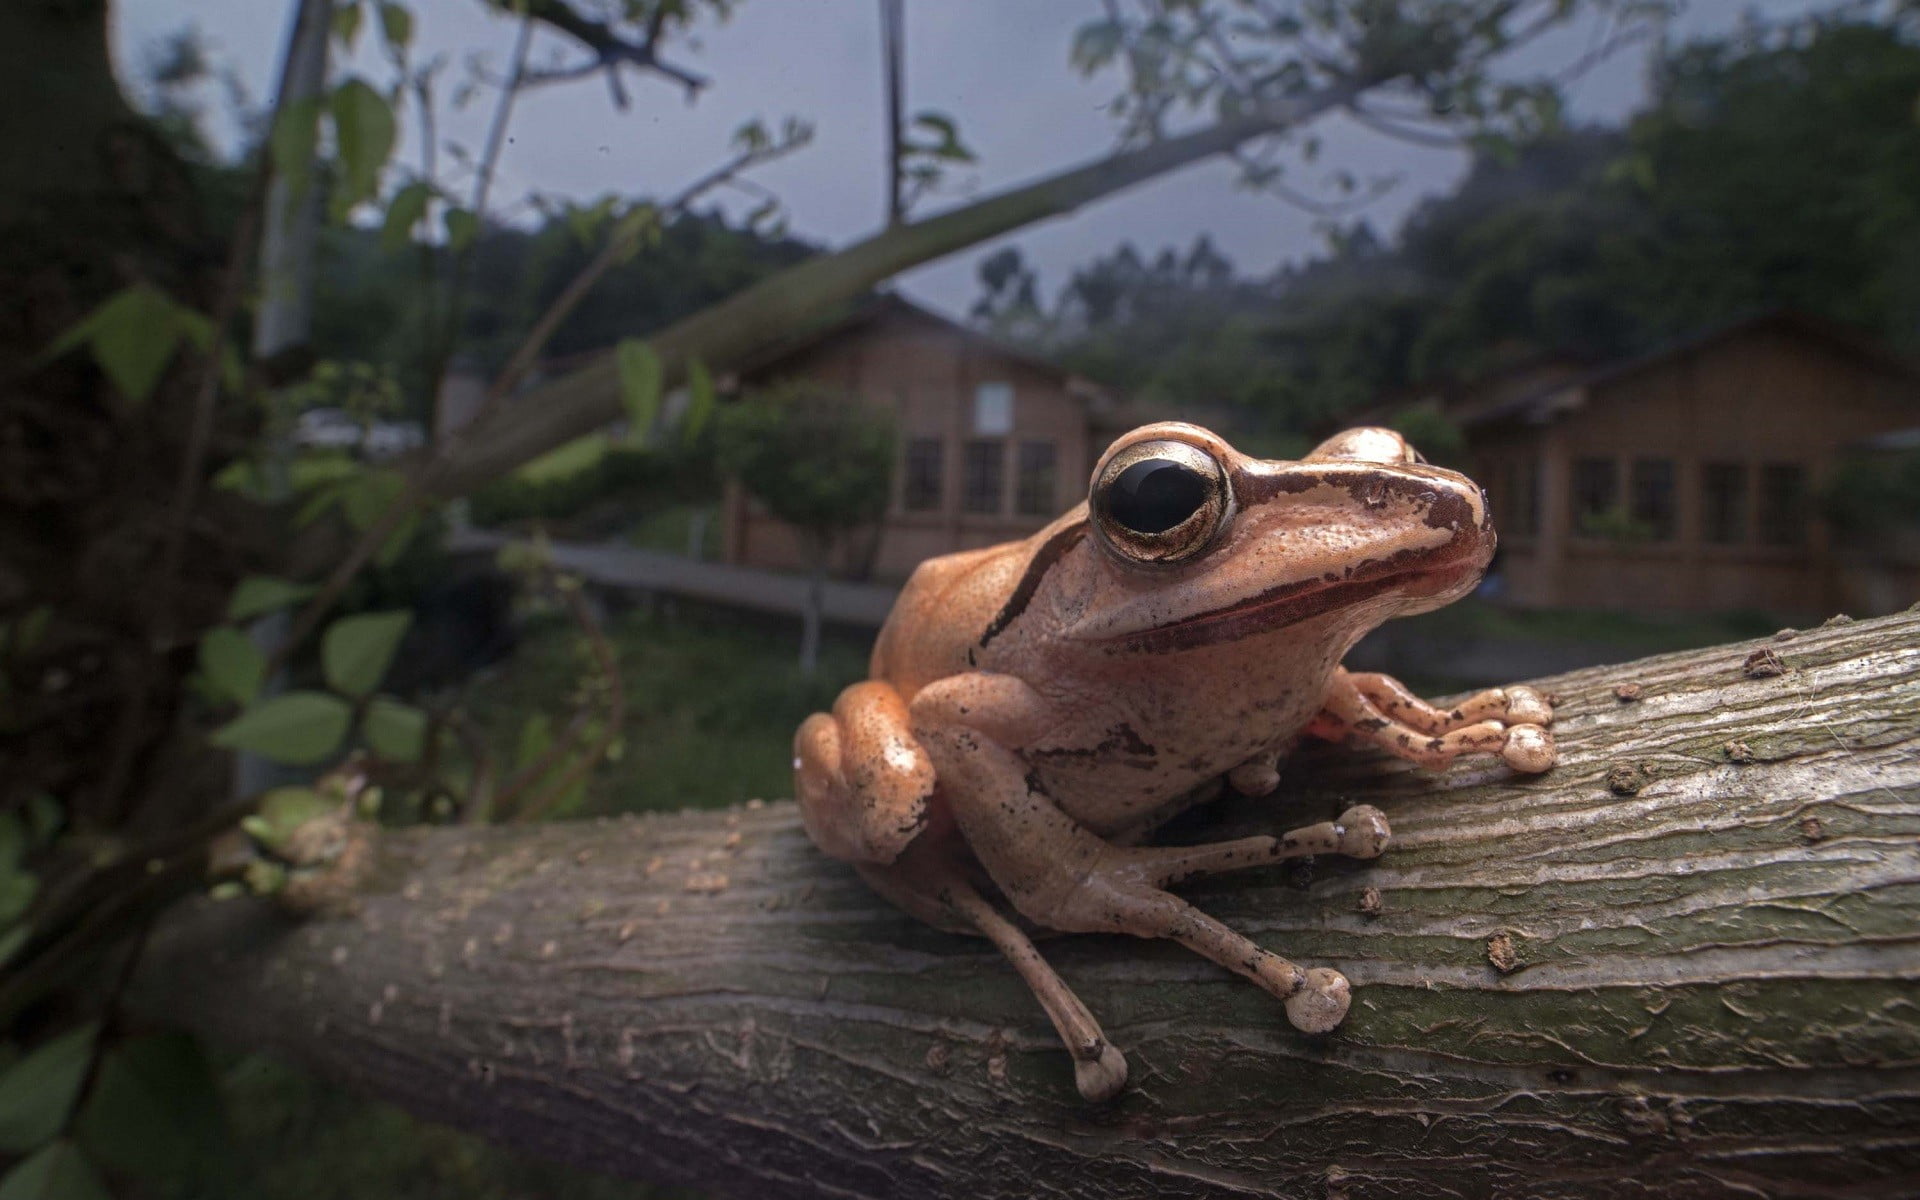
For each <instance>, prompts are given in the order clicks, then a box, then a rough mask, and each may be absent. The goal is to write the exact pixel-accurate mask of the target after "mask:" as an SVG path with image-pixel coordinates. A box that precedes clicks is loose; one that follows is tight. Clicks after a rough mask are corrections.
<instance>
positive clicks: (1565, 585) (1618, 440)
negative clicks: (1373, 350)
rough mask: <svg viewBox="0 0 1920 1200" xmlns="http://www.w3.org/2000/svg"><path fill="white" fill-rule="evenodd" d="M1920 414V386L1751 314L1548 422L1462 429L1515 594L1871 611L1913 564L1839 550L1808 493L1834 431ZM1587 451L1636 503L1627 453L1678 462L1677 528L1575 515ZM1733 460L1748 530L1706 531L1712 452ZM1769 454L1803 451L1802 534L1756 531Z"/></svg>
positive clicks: (1906, 588)
mask: <svg viewBox="0 0 1920 1200" xmlns="http://www.w3.org/2000/svg"><path fill="white" fill-rule="evenodd" d="M1916 420H1920V388H1917V387H1916V385H1915V384H1914V383H1913V381H1912V380H1911V379H1909V378H1907V377H1904V376H1901V375H1898V374H1895V373H1893V372H1891V371H1889V370H1885V369H1883V368H1881V367H1879V366H1877V365H1875V364H1873V363H1871V362H1869V361H1866V360H1864V359H1862V358H1860V357H1857V356H1854V355H1850V354H1848V353H1847V352H1846V351H1845V350H1844V349H1842V348H1840V347H1837V346H1834V345H1831V344H1829V343H1827V342H1825V341H1821V340H1816V339H1812V338H1809V337H1807V336H1805V335H1803V334H1798V333H1796V332H1794V331H1793V330H1791V329H1790V328H1788V329H1781V328H1769V327H1761V328H1759V329H1754V330H1750V331H1747V332H1745V333H1743V334H1740V335H1738V336H1733V337H1729V338H1726V339H1723V340H1721V341H1718V342H1715V343H1710V344H1708V345H1706V346H1703V347H1700V348H1698V349H1696V350H1693V351H1690V352H1687V353H1683V354H1677V355H1675V356H1673V357H1671V358H1668V359H1665V360H1661V361H1659V362H1656V363H1654V364H1650V365H1649V366H1648V367H1646V368H1645V369H1642V370H1639V371H1636V372H1633V373H1631V374H1627V375H1623V376H1618V377H1614V378H1612V379H1608V380H1605V381H1604V382H1600V383H1596V384H1594V385H1593V386H1592V387H1591V388H1590V389H1589V391H1588V393H1587V394H1586V395H1585V401H1584V403H1583V404H1581V405H1580V406H1578V407H1577V408H1575V409H1573V410H1572V411H1569V412H1567V413H1565V414H1564V415H1562V416H1560V417H1559V418H1558V419H1556V420H1554V421H1553V422H1552V423H1551V424H1548V425H1544V426H1532V427H1527V426H1518V425H1508V426H1506V427H1504V428H1489V429H1485V430H1475V431H1474V432H1473V435H1472V442H1473V447H1474V457H1475V460H1476V465H1475V470H1476V471H1477V472H1478V474H1477V478H1478V479H1479V480H1480V482H1481V483H1482V484H1483V485H1484V486H1486V487H1487V488H1488V492H1489V497H1490V499H1491V500H1492V503H1493V509H1494V520H1495V524H1496V527H1497V528H1499V529H1500V530H1501V531H1502V555H1501V562H1500V571H1501V578H1502V582H1503V584H1504V586H1505V588H1506V595H1507V597H1508V598H1509V599H1510V600H1511V601H1513V602H1515V603H1518V604H1523V605H1535V606H1573V607H1593V608H1609V609H1620V610H1686V611H1713V610H1722V611H1724V610H1734V609H1758V610H1767V611H1772V612H1780V613H1802V614H1820V613H1831V612H1837V611H1849V612H1854V613H1862V614H1864V613H1867V612H1879V611H1889V610H1891V609H1892V608H1898V607H1904V606H1905V605H1906V604H1909V603H1911V602H1912V601H1913V600H1914V599H1915V596H1916V592H1915V590H1914V589H1915V588H1916V587H1920V575H1916V573H1915V572H1914V570H1912V569H1909V568H1908V567H1902V566H1899V565H1898V564H1880V563H1862V562H1860V561H1858V558H1857V556H1849V555H1841V554H1838V553H1837V552H1836V550H1835V548H1834V546H1833V544H1832V539H1831V535H1830V531H1829V530H1828V529H1827V528H1826V526H1825V524H1824V523H1823V522H1822V521H1821V520H1820V519H1819V518H1818V514H1817V500H1816V498H1815V493H1817V492H1818V490H1819V488H1820V486H1821V485H1822V483H1823V482H1824V481H1825V479H1826V478H1827V477H1828V476H1829V474H1830V472H1831V470H1832V468H1833V466H1834V464H1835V461H1836V459H1837V458H1838V455H1839V452H1840V449H1841V447H1843V446H1844V445H1846V444H1847V443H1850V442H1854V441H1858V440H1860V439H1862V438H1865V437H1869V436H1871V435H1873V434H1876V433H1881V432H1885V431H1887V430H1891V429H1898V428H1904V427H1909V426H1912V425H1913V424H1914V423H1915V422H1916ZM1582 459H1604V460H1611V461H1612V462H1613V464H1614V473H1615V479H1616V484H1615V488H1616V495H1617V497H1618V499H1619V500H1620V501H1621V502H1622V503H1623V504H1630V502H1631V489H1632V464H1633V463H1634V462H1635V461H1636V460H1667V461H1670V462H1671V463H1672V464H1673V469H1674V487H1673V500H1674V505H1673V516H1674V529H1673V536H1672V537H1671V538H1670V539H1668V540H1634V541H1622V540H1620V539H1618V538H1609V537H1606V536H1603V535H1597V534H1595V533H1594V532H1592V531H1591V530H1585V529H1582V528H1581V526H1580V522H1579V521H1578V520H1576V518H1575V514H1574V511H1573V503H1572V498H1573V490H1574V487H1575V475H1576V473H1577V472H1578V471H1579V470H1580V468H1579V465H1578V464H1579V461H1580V460H1582ZM1710 463H1725V464H1740V465H1743V466H1744V468H1745V478H1746V480H1747V484H1746V490H1745V497H1744V509H1745V512H1744V523H1745V531H1744V536H1743V537H1742V538H1741V539H1740V540H1739V541H1738V542H1737V543H1734V544H1714V543H1713V542H1711V541H1709V540H1708V537H1707V535H1706V525H1707V519H1708V517H1707V505H1706V498H1705V497H1706V465H1707V464H1710ZM1765 464H1797V465H1798V466H1800V467H1801V468H1802V469H1803V471H1804V473H1805V480H1806V484H1807V492H1808V494H1807V496H1806V497H1805V501H1804V503H1805V505H1806V507H1807V519H1806V524H1805V536H1804V540H1802V541H1801V542H1800V543H1799V544H1797V545H1787V546H1780V545H1763V544H1761V543H1760V541H1759V539H1758V537H1757V536H1756V535H1757V533H1758V528H1757V524H1758V521H1759V517H1760V501H1761V496H1760V493H1761V476H1760V468H1761V467H1762V466H1763V465H1765ZM1534 470H1537V471H1538V472H1539V477H1540V501H1539V523H1538V528H1537V530H1535V531H1533V532H1531V533H1530V532H1529V531H1528V530H1527V528H1526V526H1527V520H1526V516H1525V507H1526V506H1525V503H1524V492H1525V480H1526V478H1527V473H1528V472H1530V471H1534Z"/></svg>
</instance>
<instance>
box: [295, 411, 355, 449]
mask: <svg viewBox="0 0 1920 1200" xmlns="http://www.w3.org/2000/svg"><path fill="white" fill-rule="evenodd" d="M293 443H294V445H296V446H308V447H311V448H313V449H315V450H347V449H351V448H352V447H354V446H358V445H359V444H360V423H359V422H358V421H355V420H354V419H353V418H352V417H349V416H348V415H347V414H346V413H345V412H343V411H342V410H340V409H337V408H310V409H308V410H307V411H306V412H303V413H301V414H300V416H299V417H298V418H296V419H295V421H294V423H293Z"/></svg>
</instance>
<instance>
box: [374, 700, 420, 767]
mask: <svg viewBox="0 0 1920 1200" xmlns="http://www.w3.org/2000/svg"><path fill="white" fill-rule="evenodd" d="M364 729H365V732H366V735H367V742H368V744H370V745H371V746H372V747H373V749H374V752H375V753H377V754H379V755H380V757H382V758H390V759H393V760H394V761H395V762H418V761H419V759H420V754H421V751H422V750H424V749H425V748H426V744H427V714H426V713H423V712H421V711H420V710H419V709H417V708H414V707H412V706H411V705H406V704H402V703H400V702H399V701H398V700H395V699H393V698H392V697H389V696H376V697H374V700H373V703H372V704H369V705H368V706H367V717H366V724H365V726H364Z"/></svg>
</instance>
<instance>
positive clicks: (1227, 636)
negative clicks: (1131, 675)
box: [1100, 560, 1483, 653]
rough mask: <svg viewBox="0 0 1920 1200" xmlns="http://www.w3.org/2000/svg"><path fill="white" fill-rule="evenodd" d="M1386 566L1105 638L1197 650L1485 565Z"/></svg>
mask: <svg viewBox="0 0 1920 1200" xmlns="http://www.w3.org/2000/svg"><path fill="white" fill-rule="evenodd" d="M1383 566H1384V567H1385V568H1386V569H1385V570H1383V571H1382V573H1380V574H1379V575H1376V576H1374V577H1373V578H1360V579H1342V580H1339V581H1338V582H1333V583H1329V582H1326V581H1324V580H1320V579H1307V580H1302V581H1300V582H1297V583H1283V584H1280V585H1278V586H1277V587H1271V588H1268V589H1267V590H1266V591H1264V592H1261V593H1259V594H1258V595H1254V596H1249V597H1247V598H1246V599H1245V600H1239V601H1235V602H1234V603H1232V604H1229V605H1226V606H1225V607H1223V608H1216V609H1213V610H1211V611H1208V612H1203V613H1196V614H1194V615H1193V616H1191V617H1184V618H1182V619H1181V620H1178V621H1175V622H1172V623H1171V624H1167V625H1161V626H1159V627H1157V628H1154V629H1144V630H1141V631H1139V632H1137V633H1122V634H1115V635H1113V636H1112V637H1107V638H1102V639H1100V640H1101V641H1103V642H1108V643H1120V644H1122V645H1124V646H1125V647H1126V648H1127V649H1128V650H1131V651H1137V652H1140V651H1143V652H1148V653H1164V652H1167V651H1172V650H1193V649H1197V648H1199V647H1201V646H1211V645H1216V644H1218V643H1221V642H1234V641H1239V640H1241V639H1243V638H1247V637H1253V636H1256V635H1258V634H1262V633H1271V632H1273V631H1274V630H1276V629H1285V628H1286V627H1287V626H1289V625H1298V624H1300V623H1301V622H1302V621H1310V620H1312V619H1313V618H1315V617H1319V616H1324V615H1325V614H1327V613H1330V612H1334V611H1336V610H1339V609H1345V608H1351V607H1353V606H1354V605H1356V604H1360V603H1363V602H1365V601H1367V600H1371V599H1373V598H1374V597H1375V596H1379V595H1384V594H1385V593H1387V592H1391V591H1394V590H1396V589H1404V590H1405V591H1406V592H1407V593H1408V594H1409V595H1411V596H1417V597H1427V596H1436V595H1439V594H1441V593H1443V592H1447V591H1450V590H1451V589H1453V588H1455V587H1458V586H1460V585H1461V584H1462V583H1465V582H1467V581H1468V580H1469V579H1473V578H1476V577H1478V575H1479V574H1480V571H1481V570H1482V569H1483V564H1481V563H1478V562H1474V561H1472V560H1468V561H1464V562H1456V563H1453V564H1451V565H1447V566H1440V567H1434V566H1431V565H1428V566H1424V567H1420V568H1417V569H1413V570H1399V571H1396V570H1393V569H1392V568H1391V566H1388V565H1386V564H1383Z"/></svg>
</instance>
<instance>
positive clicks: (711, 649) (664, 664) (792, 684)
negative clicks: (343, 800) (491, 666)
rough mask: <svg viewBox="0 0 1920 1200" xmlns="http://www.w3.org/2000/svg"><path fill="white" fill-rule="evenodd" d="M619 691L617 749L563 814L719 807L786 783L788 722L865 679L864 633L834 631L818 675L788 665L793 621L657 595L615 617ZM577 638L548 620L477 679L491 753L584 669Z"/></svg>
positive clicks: (509, 751)
mask: <svg viewBox="0 0 1920 1200" xmlns="http://www.w3.org/2000/svg"><path fill="white" fill-rule="evenodd" d="M607 633H608V637H609V639H610V640H611V641H612V643H613V645H614V647H615V650H616V652H617V654H618V659H619V664H620V675H621V678H622V680H623V681H624V682H625V685H626V690H627V711H626V714H625V723H624V726H623V728H622V729H621V730H620V735H621V741H622V743H623V744H624V747H625V750H624V753H623V756H622V758H621V761H620V764H619V766H618V768H617V769H615V770H602V771H597V772H595V773H594V775H593V776H592V778H591V779H590V780H589V782H588V784H587V788H586V793H585V797H584V799H583V801H582V802H581V804H580V807H579V808H578V809H576V810H573V811H570V812H568V813H566V814H565V815H567V816H585V815H598V814H603V813H621V812H643V811H648V810H658V809H667V810H674V809H680V808H685V807H694V808H715V807H720V806H722V805H726V804H737V803H739V802H740V801H741V800H743V799H746V798H748V797H752V796H762V797H767V798H774V797H779V796H784V795H786V794H787V793H788V790H789V789H790V788H791V787H792V785H793V780H792V767H791V765H790V764H791V760H792V746H793V731H794V729H795V728H796V727H797V726H798V725H799V724H800V721H801V720H802V719H803V718H805V717H806V715H807V714H808V713H811V712H817V711H819V710H821V709H823V708H825V707H827V706H829V705H831V704H832V703H833V698H834V696H835V695H837V694H838V693H839V691H840V689H841V688H843V687H845V686H846V685H847V684H849V683H852V682H854V681H855V680H857V679H860V678H862V677H863V676H864V675H865V674H866V665H867V661H866V650H867V642H868V640H869V638H868V636H867V635H865V634H861V635H857V636H854V635H849V636H845V637H837V636H834V635H832V634H829V636H828V637H827V638H826V640H825V644H824V645H823V647H822V654H821V666H820V670H819V672H818V674H816V675H814V676H813V677H811V678H808V677H807V676H805V675H804V674H802V673H801V672H800V670H799V669H798V668H797V667H796V666H795V664H794V661H793V642H792V638H793V635H792V625H791V621H790V620H773V619H755V618H750V617H744V616H741V615H738V614H724V613H710V612H708V611H706V610H704V609H701V608H698V607H696V606H691V605H675V604H673V603H672V602H671V601H660V602H657V603H655V604H650V605H648V606H646V607H644V608H640V609H636V610H634V611H632V612H630V613H628V614H626V615H625V616H623V617H620V618H618V619H616V620H614V621H612V622H611V623H610V625H609V628H608V631H607ZM582 655H583V650H582V648H581V647H580V646H579V644H578V639H577V638H576V637H575V636H574V635H573V634H572V632H571V631H570V629H569V628H568V627H567V626H566V625H565V624H564V623H562V622H560V621H558V620H555V621H552V622H550V623H548V624H546V625H544V626H543V627H541V628H538V629H536V630H535V631H533V632H531V633H529V634H528V636H527V637H526V638H525V639H524V640H523V641H522V643H521V645H520V648H519V650H518V652H517V653H516V654H515V655H514V658H513V661H512V662H511V663H510V664H508V665H507V666H505V667H503V668H501V669H500V670H498V671H496V672H490V673H489V674H488V675H487V676H486V677H484V678H482V679H480V680H477V681H476V682H475V684H474V687H473V689H472V691H471V693H470V694H469V698H468V709H469V711H470V713H471V715H472V717H473V719H474V721H475V723H476V724H477V725H478V726H479V728H480V729H482V730H483V731H484V734H485V737H486V741H487V744H488V745H489V746H491V747H492V748H493V749H494V751H495V756H496V757H497V758H500V759H501V760H503V761H508V760H511V759H512V758H513V756H514V754H515V752H516V750H517V747H518V744H519V739H520V737H521V736H522V727H523V722H524V720H525V717H526V715H527V714H528V713H533V712H556V711H560V710H562V709H563V708H564V704H565V701H566V698H567V697H568V696H569V695H570V694H571V692H572V690H573V688H574V686H575V684H576V681H577V680H578V678H579V676H580V674H581V671H582V669H583V665H584V664H583V658H582Z"/></svg>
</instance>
